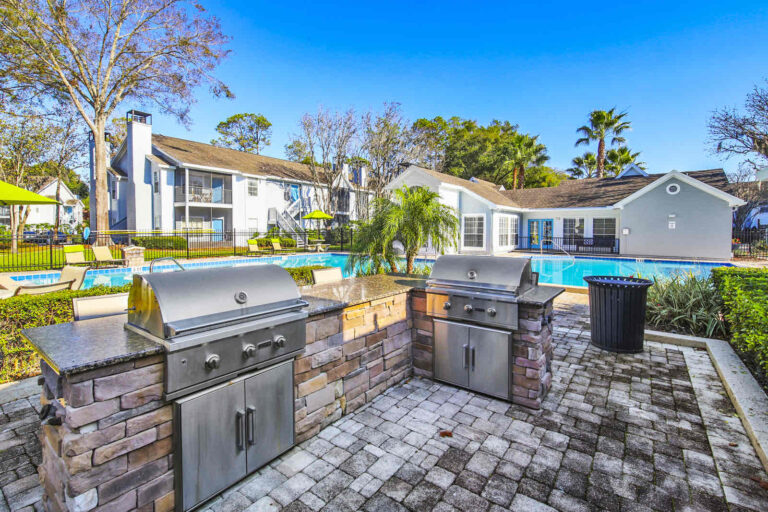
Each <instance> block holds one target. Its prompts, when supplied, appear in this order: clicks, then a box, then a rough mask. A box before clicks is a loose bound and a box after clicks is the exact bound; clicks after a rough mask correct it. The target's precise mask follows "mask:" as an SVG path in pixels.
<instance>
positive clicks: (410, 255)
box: [405, 249, 418, 274]
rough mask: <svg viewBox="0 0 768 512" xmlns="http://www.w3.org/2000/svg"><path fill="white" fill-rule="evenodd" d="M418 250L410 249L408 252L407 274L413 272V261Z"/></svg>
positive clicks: (406, 260) (406, 258) (406, 259)
mask: <svg viewBox="0 0 768 512" xmlns="http://www.w3.org/2000/svg"><path fill="white" fill-rule="evenodd" d="M417 251H418V249H417V250H416V251H408V253H407V254H406V255H405V273H406V274H413V262H414V260H416V253H417Z"/></svg>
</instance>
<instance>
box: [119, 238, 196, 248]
mask: <svg viewBox="0 0 768 512" xmlns="http://www.w3.org/2000/svg"><path fill="white" fill-rule="evenodd" d="M131 243H132V244H133V245H138V246H140V247H144V248H145V249H186V248H187V240H186V238H184V237H183V236H134V237H132V238H131Z"/></svg>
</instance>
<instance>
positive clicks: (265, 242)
mask: <svg viewBox="0 0 768 512" xmlns="http://www.w3.org/2000/svg"><path fill="white" fill-rule="evenodd" d="M273 238H275V239H277V240H280V247H282V248H283V249H292V248H294V247H296V240H294V239H293V238H291V237H287V236H286V237H276V236H275V237H268V238H252V240H256V243H257V244H258V245H259V248H261V249H272V239H273Z"/></svg>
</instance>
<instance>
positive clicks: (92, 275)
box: [13, 253, 730, 288]
mask: <svg viewBox="0 0 768 512" xmlns="http://www.w3.org/2000/svg"><path fill="white" fill-rule="evenodd" d="M348 258H349V256H348V255H346V254H336V253H325V254H293V255H287V256H269V257H263V258H241V259H234V260H218V261H206V260H200V261H194V262H188V263H184V267H185V268H188V269H193V268H214V267H232V266H245V265H265V264H268V263H273V264H276V265H280V266H281V267H287V268H291V267H303V266H307V265H322V266H327V267H340V268H341V269H342V274H343V275H344V277H349V275H350V273H349V272H348V271H347V269H346V265H347V259H348ZM417 264H419V265H428V266H431V261H429V260H418V261H417ZM724 265H726V266H730V265H728V264H727V263H726V264H723V263H693V262H687V261H663V260H632V259H621V258H584V257H577V258H568V257H565V256H562V257H561V256H533V257H532V258H531V268H532V269H533V271H534V272H538V273H539V282H541V283H547V284H559V285H565V286H585V285H586V283H585V282H584V277H585V276H595V275H622V276H639V277H644V278H646V279H652V278H653V277H667V276H672V275H676V274H684V273H692V274H695V275H697V276H706V275H709V272H710V271H711V270H712V269H713V268H715V267H721V266H724ZM176 269H177V267H176V266H175V265H173V264H168V265H165V264H164V265H158V266H156V267H155V271H156V272H157V271H160V272H172V271H175V270H176ZM145 272H149V265H145V266H144V267H142V268H141V271H140V273H145ZM132 275H133V270H132V269H126V268H113V269H98V270H89V271H88V274H87V275H86V278H85V281H84V283H83V288H91V287H92V286H98V285H103V286H122V285H125V284H128V283H130V282H131V279H132ZM13 278H14V279H16V280H24V281H30V282H32V283H35V284H44V283H53V282H56V281H57V280H58V278H59V272H50V273H45V274H33V275H26V276H14V277H13Z"/></svg>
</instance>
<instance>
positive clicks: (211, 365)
mask: <svg viewBox="0 0 768 512" xmlns="http://www.w3.org/2000/svg"><path fill="white" fill-rule="evenodd" d="M219 364H221V358H220V357H219V356H217V355H216V354H213V355H212V356H208V358H207V359H206V360H205V367H206V368H208V369H209V370H215V369H216V368H218V367H219Z"/></svg>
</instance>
